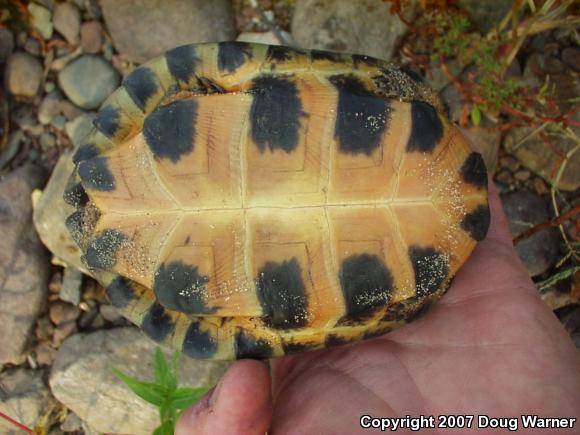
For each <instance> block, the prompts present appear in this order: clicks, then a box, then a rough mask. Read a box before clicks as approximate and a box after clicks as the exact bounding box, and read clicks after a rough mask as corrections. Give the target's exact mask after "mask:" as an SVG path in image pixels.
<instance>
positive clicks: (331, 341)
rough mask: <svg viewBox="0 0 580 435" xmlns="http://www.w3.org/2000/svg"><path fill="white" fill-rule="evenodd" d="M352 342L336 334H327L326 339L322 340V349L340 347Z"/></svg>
mask: <svg viewBox="0 0 580 435" xmlns="http://www.w3.org/2000/svg"><path fill="white" fill-rule="evenodd" d="M351 342H352V340H349V339H347V338H345V337H341V336H340V335H337V334H328V335H327V336H326V339H325V340H324V347H336V346H342V345H344V344H348V343H351Z"/></svg>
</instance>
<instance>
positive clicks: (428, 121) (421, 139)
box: [407, 101, 443, 153]
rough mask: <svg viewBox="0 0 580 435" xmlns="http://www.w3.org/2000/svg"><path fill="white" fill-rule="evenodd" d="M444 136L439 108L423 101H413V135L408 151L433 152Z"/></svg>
mask: <svg viewBox="0 0 580 435" xmlns="http://www.w3.org/2000/svg"><path fill="white" fill-rule="evenodd" d="M442 137H443V124H442V122H441V119H440V118H439V114H438V113H437V110H435V108H434V107H433V106H431V105H430V104H427V103H424V102H422V101H412V102H411V135H410V137H409V142H407V151H409V152H413V151H418V152H422V153H431V152H433V150H434V149H435V147H436V146H437V144H438V143H439V141H440V140H441V138H442Z"/></svg>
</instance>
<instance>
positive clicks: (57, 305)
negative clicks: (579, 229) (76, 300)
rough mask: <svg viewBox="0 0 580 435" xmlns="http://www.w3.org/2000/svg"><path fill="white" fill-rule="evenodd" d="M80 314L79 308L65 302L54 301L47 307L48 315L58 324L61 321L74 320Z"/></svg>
mask: <svg viewBox="0 0 580 435" xmlns="http://www.w3.org/2000/svg"><path fill="white" fill-rule="evenodd" d="M80 314H81V310H80V309H79V308H78V307H75V306H74V305H71V304H67V303H66V302H60V301H56V302H54V303H52V304H50V307H49V308H48V317H50V320H52V323H54V324H55V325H60V324H61V323H65V322H70V321H75V320H76V319H77V318H78V317H79V316H80Z"/></svg>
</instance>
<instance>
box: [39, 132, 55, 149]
mask: <svg viewBox="0 0 580 435" xmlns="http://www.w3.org/2000/svg"><path fill="white" fill-rule="evenodd" d="M39 142H40V148H42V150H43V151H47V150H48V149H50V148H52V147H53V146H55V145H56V138H55V137H54V136H53V135H52V134H51V133H48V132H44V133H42V134H41V135H40V138H39Z"/></svg>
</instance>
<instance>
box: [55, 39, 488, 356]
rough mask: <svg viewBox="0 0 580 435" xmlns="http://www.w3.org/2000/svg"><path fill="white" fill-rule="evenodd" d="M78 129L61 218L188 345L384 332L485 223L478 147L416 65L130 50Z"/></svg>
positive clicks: (238, 345) (230, 50)
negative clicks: (116, 80) (121, 73)
mask: <svg viewBox="0 0 580 435" xmlns="http://www.w3.org/2000/svg"><path fill="white" fill-rule="evenodd" d="M94 127H95V128H94V131H93V132H92V133H91V134H90V135H89V137H88V138H87V140H86V143H85V144H84V145H83V146H81V147H80V148H79V150H78V151H77V153H76V155H75V157H74V160H75V163H76V170H75V173H74V174H73V177H72V179H71V181H70V183H69V186H68V188H67V191H66V193H65V199H66V200H67V201H68V202H69V203H71V204H74V205H75V206H76V207H77V211H76V212H75V213H74V214H72V215H71V216H70V217H69V218H68V220H67V225H68V227H69V229H70V231H71V233H72V235H73V237H74V238H75V240H76V241H77V243H78V244H79V246H80V247H81V249H82V251H83V253H84V257H83V259H84V261H85V262H86V264H87V266H88V267H90V268H91V269H92V270H93V271H94V274H95V276H96V277H97V279H98V280H99V281H101V283H102V284H103V285H104V286H105V287H106V289H107V293H108V295H109V297H110V299H111V302H112V304H113V305H114V306H115V307H117V308H118V309H119V310H121V312H122V313H123V314H124V315H125V316H126V317H127V318H129V319H130V320H131V321H133V322H134V323H136V324H137V325H139V326H140V327H141V328H142V329H143V331H144V332H145V333H146V334H147V335H149V336H150V337H152V338H153V339H155V340H157V341H160V342H164V343H167V344H170V345H172V346H173V347H175V348H177V349H180V350H182V351H183V352H184V353H185V354H186V355H189V356H191V357H195V358H209V359H235V358H246V357H251V358H267V357H275V356H281V355H286V354H289V353H293V352H298V351H303V350H311V349H318V348H323V347H328V346H334V345H338V344H343V343H349V342H353V341H357V340H362V339H364V338H368V337H374V336H377V335H380V334H384V333H386V332H388V331H391V330H392V329H394V328H396V327H399V326H401V325H403V324H404V323H406V322H408V321H410V320H411V319H413V318H415V317H416V316H417V315H418V314H419V313H421V312H422V311H424V308H425V307H428V306H429V305H430V304H431V303H432V302H434V301H435V300H437V299H438V298H439V297H440V296H441V295H442V294H443V293H444V292H445V291H446V289H447V288H448V286H449V285H450V282H451V279H452V277H453V276H454V275H455V273H456V272H457V270H458V269H459V268H460V267H461V266H462V264H463V263H464V262H465V261H466V260H467V258H468V257H469V255H470V253H471V252H472V250H473V249H474V247H475V245H476V243H477V242H478V241H479V240H482V239H483V238H484V237H485V235H486V232H487V228H488V225H489V209H488V204H487V172H486V169H485V165H484V163H483V160H482V158H481V155H480V154H478V153H476V152H473V151H472V150H471V149H470V147H469V145H468V143H467V141H466V140H465V138H464V137H463V136H462V134H461V133H460V132H459V131H458V129H457V128H455V127H454V126H453V125H452V124H451V123H450V122H449V121H448V119H447V118H446V116H445V113H444V110H443V106H442V104H441V102H440V100H439V99H438V98H437V97H436V96H435V95H434V94H433V92H432V91H431V90H430V89H429V88H428V87H427V86H426V85H425V84H424V83H422V82H421V81H420V79H418V78H417V77H416V76H415V75H413V74H410V73H407V72H405V71H403V70H401V69H399V68H397V67H395V66H393V65H390V64H387V63H385V62H383V61H380V60H377V59H373V58H370V57H366V56H358V55H343V54H337V53H330V52H322V51H306V50H298V49H291V48H286V47H279V46H267V45H258V44H247V43H238V42H224V43H217V44H199V45H187V46H183V47H178V48H175V49H173V50H170V51H168V52H167V53H166V54H165V55H164V56H162V57H160V58H158V59H155V60H153V61H151V62H148V63H146V64H144V65H142V66H140V67H138V68H136V69H135V70H134V71H133V72H132V73H131V74H129V75H128V76H127V77H126V78H125V80H124V81H123V85H122V86H121V87H120V88H119V89H118V90H117V91H116V92H115V93H113V94H112V95H111V96H110V98H109V99H108V100H107V102H105V104H104V106H103V107H102V108H101V110H100V111H99V113H98V115H97V117H96V119H95V121H94Z"/></svg>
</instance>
